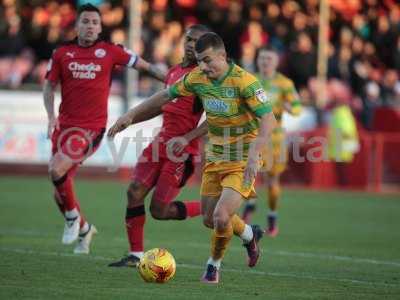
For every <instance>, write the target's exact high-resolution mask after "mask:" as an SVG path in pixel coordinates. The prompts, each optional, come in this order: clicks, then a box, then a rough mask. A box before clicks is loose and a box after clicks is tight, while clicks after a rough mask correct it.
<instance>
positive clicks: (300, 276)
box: [0, 247, 400, 288]
mask: <svg viewBox="0 0 400 300" xmlns="http://www.w3.org/2000/svg"><path fill="white" fill-rule="evenodd" d="M0 251H3V252H9V253H19V254H33V255H47V256H60V257H73V258H85V259H93V260H101V261H112V260H113V258H108V257H104V256H97V255H96V256H92V255H88V256H86V255H77V254H72V253H65V252H50V251H34V250H28V249H18V248H5V247H0ZM177 266H178V267H181V268H187V269H196V270H202V269H204V266H200V265H193V264H184V263H183V264H177ZM222 271H223V272H230V273H242V274H253V275H260V276H273V277H289V278H297V279H310V280H326V281H336V282H346V283H354V284H363V285H369V286H377V285H379V286H386V287H398V288H400V285H399V284H390V283H384V282H376V281H365V280H358V279H350V278H330V277H323V276H312V275H307V274H295V273H278V272H265V271H257V270H239V269H233V268H223V269H222Z"/></svg>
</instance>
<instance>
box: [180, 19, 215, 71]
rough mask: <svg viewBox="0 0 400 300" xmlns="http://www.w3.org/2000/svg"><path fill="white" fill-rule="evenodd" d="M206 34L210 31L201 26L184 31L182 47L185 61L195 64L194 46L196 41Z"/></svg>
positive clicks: (194, 26) (193, 26)
mask: <svg viewBox="0 0 400 300" xmlns="http://www.w3.org/2000/svg"><path fill="white" fill-rule="evenodd" d="M207 32H210V29H208V27H207V26H204V25H202V24H195V25H192V26H190V27H189V28H188V29H186V32H185V36H184V42H183V47H184V49H185V54H184V55H185V59H186V60H187V61H189V62H190V63H193V64H194V63H196V55H195V51H194V46H195V45H196V42H197V41H198V39H199V38H200V37H201V36H202V35H203V34H205V33H207Z"/></svg>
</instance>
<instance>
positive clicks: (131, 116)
mask: <svg viewBox="0 0 400 300" xmlns="http://www.w3.org/2000/svg"><path fill="white" fill-rule="evenodd" d="M172 99H173V98H171V97H170V95H169V93H168V89H164V90H162V91H160V92H157V93H155V94H154V95H153V96H151V97H150V98H149V99H147V100H145V101H143V102H142V103H140V104H139V105H137V106H135V107H134V108H132V109H130V110H129V111H128V112H126V113H125V114H124V115H123V116H121V117H120V118H119V119H118V120H117V121H116V122H115V124H114V125H113V126H111V128H110V129H109V130H108V133H107V135H108V136H109V137H111V138H112V137H114V136H115V135H116V134H117V133H118V132H121V131H123V130H124V129H125V128H127V127H129V126H130V125H133V124H137V123H140V122H144V121H147V120H149V119H151V118H153V117H155V116H157V115H159V114H160V113H161V108H162V106H163V105H164V104H166V103H167V102H168V101H170V100H172Z"/></svg>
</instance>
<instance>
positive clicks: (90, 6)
mask: <svg viewBox="0 0 400 300" xmlns="http://www.w3.org/2000/svg"><path fill="white" fill-rule="evenodd" d="M84 11H94V12H97V13H98V14H99V16H100V17H101V13H100V10H99V9H98V8H97V7H96V6H94V5H93V4H90V3H86V4H84V5H82V6H80V7H79V8H78V19H79V17H80V16H81V14H82V13H83V12H84Z"/></svg>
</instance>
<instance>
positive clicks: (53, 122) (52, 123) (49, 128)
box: [47, 117, 60, 139]
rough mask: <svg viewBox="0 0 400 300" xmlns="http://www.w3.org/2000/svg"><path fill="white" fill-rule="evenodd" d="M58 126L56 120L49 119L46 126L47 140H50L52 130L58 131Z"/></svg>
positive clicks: (53, 118)
mask: <svg viewBox="0 0 400 300" xmlns="http://www.w3.org/2000/svg"><path fill="white" fill-rule="evenodd" d="M59 128H60V125H59V123H58V119H57V118H55V117H50V118H49V121H48V124H47V138H48V139H51V136H52V134H53V131H54V129H59Z"/></svg>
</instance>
